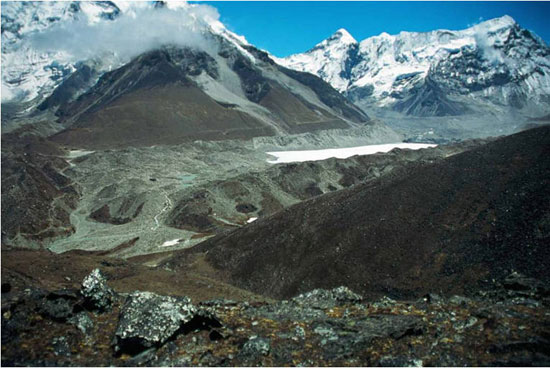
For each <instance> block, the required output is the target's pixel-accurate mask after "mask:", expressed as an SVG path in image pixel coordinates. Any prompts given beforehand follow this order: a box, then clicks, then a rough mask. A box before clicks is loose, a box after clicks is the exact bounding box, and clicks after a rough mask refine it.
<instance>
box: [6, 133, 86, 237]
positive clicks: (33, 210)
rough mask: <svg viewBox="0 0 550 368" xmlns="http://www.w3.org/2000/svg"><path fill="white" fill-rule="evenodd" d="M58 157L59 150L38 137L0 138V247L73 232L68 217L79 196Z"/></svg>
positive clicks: (66, 165) (29, 135)
mask: <svg viewBox="0 0 550 368" xmlns="http://www.w3.org/2000/svg"><path fill="white" fill-rule="evenodd" d="M59 156H63V151H62V150H61V149H60V148H59V147H57V146H56V145H55V144H53V143H52V142H50V141H47V140H46V139H44V138H42V137H38V136H36V135H33V134H25V132H24V131H21V130H20V131H16V132H14V133H9V134H3V135H2V245H6V244H10V243H11V242H12V241H13V239H14V238H15V237H19V238H21V240H23V239H27V240H31V241H38V242H39V241H42V240H44V239H46V238H49V237H55V236H63V235H68V234H70V233H72V232H73V231H74V228H73V227H72V225H71V223H70V219H69V214H70V212H71V211H72V210H74V209H75V208H76V203H77V201H78V198H79V195H78V192H77V188H76V186H75V184H74V183H73V182H72V181H71V180H70V179H69V178H67V177H66V176H64V175H63V174H62V172H63V170H64V169H65V168H66V167H68V163H67V162H66V161H65V160H64V159H62V158H61V157H59Z"/></svg>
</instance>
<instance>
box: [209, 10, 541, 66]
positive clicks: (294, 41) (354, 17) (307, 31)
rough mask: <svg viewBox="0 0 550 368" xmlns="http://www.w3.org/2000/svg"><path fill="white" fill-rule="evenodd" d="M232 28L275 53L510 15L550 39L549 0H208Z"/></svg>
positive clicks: (466, 24)
mask: <svg viewBox="0 0 550 368" xmlns="http://www.w3.org/2000/svg"><path fill="white" fill-rule="evenodd" d="M201 3H203V4H204V3H206V4H209V5H212V6H213V7H215V8H217V9H218V11H219V13H220V17H221V21H222V22H223V23H224V24H225V25H226V26H227V27H228V28H229V29H230V30H232V31H234V32H236V33H238V34H241V35H244V36H245V37H246V38H247V40H248V41H249V42H250V43H252V44H253V45H256V46H258V47H260V48H262V49H266V50H268V51H270V52H271V53H273V54H274V55H276V56H279V57H282V56H287V55H289V54H293V53H298V52H304V51H306V50H308V49H310V48H311V47H313V46H314V45H315V44H316V43H318V42H320V41H322V40H323V39H325V38H327V37H329V36H330V35H331V34H332V33H334V32H335V31H336V30H337V29H339V28H345V29H347V30H348V31H349V32H350V33H351V34H352V35H353V36H354V37H355V39H357V40H359V41H360V40H363V39H365V38H367V37H370V36H374V35H378V34H380V33H382V32H388V33H390V34H396V33H399V32H400V31H411V32H414V31H416V32H424V31H431V30H434V29H440V28H446V29H451V30H453V29H463V28H466V27H468V26H469V25H472V24H475V23H478V22H479V21H480V19H485V20H487V19H491V18H495V17H499V16H502V15H505V14H507V15H510V16H511V17H513V18H514V19H515V20H516V21H517V22H518V23H519V24H520V25H521V26H522V27H524V28H527V29H530V30H532V31H534V32H535V33H537V34H538V35H539V36H541V37H542V38H543V39H544V40H545V41H546V43H549V41H550V21H549V19H550V2H526V1H518V2H412V1H411V2H344V1H325V2H302V1H288V2H271V1H258V2H255V1H251V2H247V1H236V2H221V1H206V2H202V1H201Z"/></svg>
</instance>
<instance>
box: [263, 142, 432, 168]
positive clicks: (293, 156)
mask: <svg viewBox="0 0 550 368" xmlns="http://www.w3.org/2000/svg"><path fill="white" fill-rule="evenodd" d="M436 146H437V144H424V143H389V144H375V145H369V146H359V147H349V148H331V149H323V150H308V151H277V152H266V153H267V154H269V155H272V156H275V160H267V162H269V163H271V164H281V163H289V162H304V161H319V160H326V159H328V158H331V157H335V158H348V157H351V156H355V155H372V154H375V153H381V152H389V151H391V150H392V149H394V148H401V149H412V150H417V149H422V148H431V147H436Z"/></svg>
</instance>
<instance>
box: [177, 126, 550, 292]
mask: <svg viewBox="0 0 550 368" xmlns="http://www.w3.org/2000/svg"><path fill="white" fill-rule="evenodd" d="M549 142H550V128H548V127H543V128H539V129H533V130H530V131H526V132H523V133H519V134H516V135H513V136H510V137H506V138H502V139H499V140H497V141H495V142H492V143H489V144H487V145H485V146H482V147H479V148H476V149H473V150H471V151H468V152H465V153H461V154H458V155H455V156H451V157H449V158H447V159H445V160H441V161H438V162H436V163H434V164H420V165H410V166H408V167H407V168H406V169H405V170H403V171H401V172H399V173H396V175H391V176H384V177H381V178H380V179H378V180H374V181H369V182H367V183H364V184H359V185H356V186H354V187H352V188H350V189H344V190H341V191H338V192H335V193H329V194H325V195H323V196H320V197H317V198H314V199H311V200H309V201H305V202H302V203H300V204H297V205H294V206H291V207H289V208H287V209H285V210H283V211H281V212H279V213H277V214H275V215H273V216H271V217H269V218H266V219H259V220H257V221H255V222H254V223H252V224H251V225H248V226H245V227H243V228H240V229H238V230H235V231H233V232H231V233H229V234H224V235H221V236H218V237H216V238H213V239H209V240H207V241H206V242H204V243H202V244H201V245H198V246H197V247H195V249H194V250H193V251H192V252H199V251H207V255H206V259H207V260H208V261H209V262H211V264H213V265H214V266H215V267H217V268H219V269H220V270H222V271H223V272H224V273H225V275H226V276H227V277H229V279H230V280H231V282H232V283H234V284H236V285H238V286H240V287H243V288H246V289H249V290H252V291H256V292H261V293H264V294H265V295H270V296H275V297H287V296H292V295H295V294H297V293H299V292H303V291H305V290H307V289H310V288H312V287H334V286H336V285H340V284H345V285H347V286H349V287H350V288H352V289H354V290H356V291H358V292H360V293H362V294H381V293H390V295H392V294H393V295H397V296H401V297H411V296H418V295H419V294H421V293H423V292H427V289H426V286H427V285H429V287H430V288H432V289H436V290H441V291H443V292H445V293H450V292H459V291H464V290H468V289H469V288H472V287H478V286H479V284H480V283H482V280H485V279H489V280H490V279H491V278H492V277H502V276H503V275H504V274H505V273H507V272H509V270H510V269H514V270H518V271H519V272H522V273H524V274H526V275H528V276H532V277H536V278H540V279H543V280H548V279H549V278H550V274H549V273H548V263H547V260H548V259H549V258H548V256H549V254H548V252H549V249H548V246H547V245H548V238H549V236H550V232H549V231H548V230H549V228H548V218H549V212H548V209H549V208H550V206H549V203H548V198H550V193H549V192H548V188H549V186H548V184H549V183H548V178H549V177H550V176H549V175H548V174H549V172H550V167H549V161H548V160H547V159H545V157H546V156H547V155H548V153H549V147H550V145H549ZM173 263H174V264H177V263H178V258H177V257H176V258H175V259H174V260H173Z"/></svg>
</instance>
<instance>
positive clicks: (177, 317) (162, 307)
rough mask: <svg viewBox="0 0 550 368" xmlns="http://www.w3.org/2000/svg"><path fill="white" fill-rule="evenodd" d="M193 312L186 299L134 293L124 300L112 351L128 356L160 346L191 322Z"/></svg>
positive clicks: (139, 292)
mask: <svg viewBox="0 0 550 368" xmlns="http://www.w3.org/2000/svg"><path fill="white" fill-rule="evenodd" d="M196 313H197V308H196V307H195V306H194V305H193V304H191V300H190V299H189V298H187V297H172V296H160V295H157V294H154V293H150V292H142V291H137V292H134V293H132V294H130V296H128V299H126V302H125V303H124V305H123V307H122V309H121V311H120V318H119V321H118V326H117V329H116V332H115V341H114V345H115V351H116V352H125V353H128V354H131V355H134V354H137V353H139V352H141V351H143V350H146V349H149V348H151V347H155V346H160V345H162V344H163V343H165V342H166V341H167V340H168V339H169V338H170V337H172V336H174V335H175V334H176V332H177V331H178V330H180V328H182V327H183V326H184V325H185V324H187V323H189V322H191V320H192V319H193V317H195V314H196Z"/></svg>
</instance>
